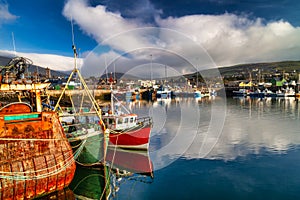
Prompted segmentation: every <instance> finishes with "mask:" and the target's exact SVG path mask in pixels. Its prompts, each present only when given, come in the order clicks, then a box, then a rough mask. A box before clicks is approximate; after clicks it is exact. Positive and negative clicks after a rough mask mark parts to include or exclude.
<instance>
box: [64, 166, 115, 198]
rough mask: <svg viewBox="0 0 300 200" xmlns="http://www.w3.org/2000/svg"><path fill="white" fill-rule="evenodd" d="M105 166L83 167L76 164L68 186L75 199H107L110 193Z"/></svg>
mask: <svg viewBox="0 0 300 200" xmlns="http://www.w3.org/2000/svg"><path fill="white" fill-rule="evenodd" d="M107 169H108V168H107V167H98V168H91V167H83V166H81V165H78V167H77V169H76V172H75V176H74V179H73V181H72V182H71V184H70V186H69V188H70V189H71V190H72V191H73V193H74V196H75V199H107V198H108V196H109V193H110V182H109V180H110V179H109V175H108V174H107V172H108V170H107Z"/></svg>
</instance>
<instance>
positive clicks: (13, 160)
mask: <svg viewBox="0 0 300 200" xmlns="http://www.w3.org/2000/svg"><path fill="white" fill-rule="evenodd" d="M30 64H32V62H31V61H30V60H29V59H26V58H23V57H16V58H13V59H12V60H11V61H10V62H9V63H8V64H7V65H6V66H4V67H2V70H1V76H0V91H1V93H10V94H11V95H15V96H16V98H17V100H16V101H14V102H12V101H13V98H12V99H11V100H10V102H1V104H2V105H1V108H0V124H1V132H0V149H1V151H0V185H1V187H0V199H32V198H36V197H40V196H43V195H46V194H48V193H52V192H55V191H60V190H63V189H64V188H65V187H67V186H68V185H69V184H70V182H71V181H72V179H73V177H74V173H75V169H76V165H75V160H74V157H73V153H72V148H71V146H70V144H69V142H68V140H67V138H66V136H65V134H64V131H63V128H62V126H61V123H60V121H59V117H58V115H57V113H56V112H53V111H51V110H44V109H43V107H42V104H41V102H42V99H41V95H42V94H43V93H44V92H45V90H46V89H47V87H48V86H49V85H50V84H49V83H41V82H34V81H31V80H26V79H25V77H24V72H25V69H26V68H27V67H28V66H29V65H30Z"/></svg>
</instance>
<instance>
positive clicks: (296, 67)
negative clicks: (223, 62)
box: [219, 61, 300, 76]
mask: <svg viewBox="0 0 300 200" xmlns="http://www.w3.org/2000/svg"><path fill="white" fill-rule="evenodd" d="M219 70H220V73H221V75H223V76H226V75H232V74H236V73H242V72H244V73H249V72H251V71H254V70H260V71H261V72H264V73H272V72H276V71H281V72H283V71H284V72H293V71H296V72H300V61H282V62H269V63H251V64H240V65H234V66H229V67H221V68H219Z"/></svg>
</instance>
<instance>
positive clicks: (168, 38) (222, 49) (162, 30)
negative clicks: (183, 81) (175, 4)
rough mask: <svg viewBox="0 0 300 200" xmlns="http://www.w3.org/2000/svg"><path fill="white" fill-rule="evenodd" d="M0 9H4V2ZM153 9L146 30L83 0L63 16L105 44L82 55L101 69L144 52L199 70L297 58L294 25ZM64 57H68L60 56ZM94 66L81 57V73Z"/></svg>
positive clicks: (135, 61) (131, 61) (146, 57)
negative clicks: (104, 49)
mask: <svg viewBox="0 0 300 200" xmlns="http://www.w3.org/2000/svg"><path fill="white" fill-rule="evenodd" d="M3 8H4V10H7V11H8V9H7V6H6V7H5V6H4V7H3V6H2V9H3ZM153 9H154V7H153ZM153 13H154V14H153V16H154V17H155V28H149V26H151V25H149V24H146V23H145V22H143V21H142V20H140V19H133V18H130V19H127V18H124V17H122V16H121V14H120V13H113V12H110V11H108V10H107V9H106V7H105V6H102V5H98V6H95V7H92V6H90V5H89V4H88V1H87V0H69V1H67V2H66V4H65V7H64V9H63V15H64V16H65V17H66V18H67V19H69V20H71V19H72V20H73V21H74V23H75V24H76V25H78V26H79V27H80V29H81V30H82V31H83V32H84V33H85V34H87V35H89V36H91V37H92V38H94V39H95V40H96V41H97V42H98V43H99V47H101V46H106V47H109V48H110V50H109V52H106V53H103V52H102V53H99V52H100V51H101V50H100V51H99V52H94V51H95V49H94V50H92V53H90V54H87V55H89V56H88V58H89V59H91V58H92V59H95V56H98V58H97V60H98V63H96V64H99V63H102V64H100V65H101V67H102V68H105V66H106V65H105V63H104V60H103V58H105V57H106V58H107V59H110V60H117V61H118V65H117V68H120V67H121V68H122V69H120V70H119V71H128V70H130V69H132V68H134V67H137V66H145V67H146V66H149V64H150V62H151V59H150V55H152V62H153V63H157V64H159V65H160V66H165V65H167V66H168V67H171V68H173V69H174V70H175V71H180V72H181V73H188V72H192V71H195V67H197V68H198V69H204V68H208V67H210V68H211V67H216V66H229V65H234V64H238V63H251V62H268V61H283V60H299V53H300V28H299V27H294V26H292V25H291V24H290V23H289V22H286V21H282V20H281V21H273V22H268V23H263V21H264V20H263V19H260V18H257V19H254V20H250V19H249V18H247V16H237V15H235V14H229V13H225V14H223V15H190V16H184V17H177V18H176V17H169V18H161V17H159V16H158V14H159V13H161V11H160V10H158V11H157V12H153ZM148 14H149V13H148ZM99 49H101V48H99ZM99 49H98V47H97V48H96V50H99ZM91 55H92V56H91ZM34 56H35V59H36V62H41V63H47V62H49V61H51V62H50V63H49V64H43V65H49V66H52V65H53V66H59V68H60V67H62V66H63V65H64V64H63V63H62V62H64V60H65V59H50V60H49V59H48V58H49V56H50V55H46V56H45V58H42V57H43V56H44V55H39V56H38V55H37V54H34ZM69 59H70V60H72V58H66V60H69ZM55 62H57V64H56V63H55ZM68 62H70V61H68ZM108 64H109V62H108ZM67 65H69V64H67ZM94 65H95V64H94ZM71 66H72V65H71ZM97 67H98V68H99V65H98V66H97ZM97 67H96V68H95V67H93V63H92V62H91V61H86V63H85V64H84V65H83V71H85V72H86V75H95V71H93V70H94V69H98V68H97ZM64 68H67V67H66V65H64ZM102 71H103V70H102ZM97 74H98V71H97Z"/></svg>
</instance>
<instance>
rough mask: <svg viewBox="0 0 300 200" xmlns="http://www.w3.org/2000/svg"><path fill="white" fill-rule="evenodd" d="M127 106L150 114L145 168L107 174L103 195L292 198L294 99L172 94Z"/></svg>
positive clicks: (298, 160) (298, 140) (299, 148)
mask: <svg viewBox="0 0 300 200" xmlns="http://www.w3.org/2000/svg"><path fill="white" fill-rule="evenodd" d="M127 106H128V108H129V109H131V110H132V111H133V112H134V113H137V114H138V115H139V116H143V115H150V116H152V118H153V121H154V123H153V127H152V132H151V140H150V148H149V152H148V153H149V154H148V155H149V158H150V160H151V162H152V164H153V174H152V175H151V176H149V175H143V174H141V173H131V174H130V175H129V176H124V177H112V176H110V183H109V184H110V187H111V190H110V197H109V198H110V199H131V200H133V199H137V200H140V199H299V197H300V187H299V185H300V171H299V169H300V156H299V153H300V145H299V144H300V135H299V130H300V125H299V120H300V107H299V102H298V100H297V99H295V98H277V99H276V98H274V99H272V98H269V99H251V98H227V99H223V98H220V97H215V98H210V97H205V98H200V99H195V98H178V99H172V100H160V101H154V102H146V101H137V102H130V103H127ZM136 161H137V160H136ZM133 162H135V161H134V160H133ZM77 170H81V169H80V168H78V169H77ZM127 171H130V169H127ZM77 174H80V171H79V172H77ZM80 180H81V181H82V180H83V179H82V178H81V179H80ZM75 181H76V180H74V182H73V183H72V184H73V185H78V184H79V183H76V182H75ZM85 187H93V186H92V185H91V184H87V185H86V186H85ZM96 188H97V187H96ZM99 188H100V187H99ZM71 189H72V188H71ZM86 190H87V191H90V188H86ZM73 192H74V193H76V190H74V191H73ZM98 192H99V194H100V193H101V191H98Z"/></svg>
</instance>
